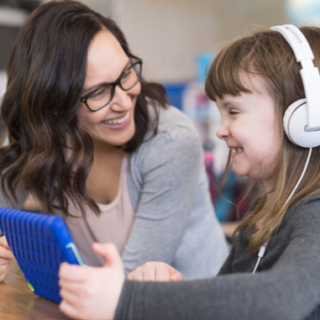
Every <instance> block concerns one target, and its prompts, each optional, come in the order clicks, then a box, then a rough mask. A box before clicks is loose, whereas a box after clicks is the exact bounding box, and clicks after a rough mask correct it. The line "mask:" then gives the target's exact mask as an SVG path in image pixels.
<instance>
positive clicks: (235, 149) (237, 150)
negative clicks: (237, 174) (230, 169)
mask: <svg viewBox="0 0 320 320" xmlns="http://www.w3.org/2000/svg"><path fill="white" fill-rule="evenodd" d="M241 151H242V148H232V149H231V153H232V154H235V153H240V152H241Z"/></svg>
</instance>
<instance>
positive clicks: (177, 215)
mask: <svg viewBox="0 0 320 320" xmlns="http://www.w3.org/2000/svg"><path fill="white" fill-rule="evenodd" d="M141 66H142V61H141V59H139V58H137V57H136V56H134V55H133V54H132V53H131V52H130V49H129V47H128V45H127V42H126V40H125V38H124V36H123V34H122V32H121V30H120V29H119V28H118V27H117V26H116V24H115V23H114V22H113V21H112V20H110V19H108V18H105V17H102V16H101V15H99V14H98V13H96V12H94V11H92V10H90V9H89V8H88V7H86V6H84V5H83V4H80V3H78V2H74V1H62V2H60V1H59V2H49V3H47V4H44V5H42V6H41V7H39V8H38V9H37V10H35V11H34V12H33V13H32V15H31V16H30V17H29V19H28V20H27V22H26V24H25V25H24V26H23V27H22V30H21V32H20V33H19V35H18V38H17V40H16V42H15V45H14V48H13V50H12V52H11V55H10V58H9V62H8V66H7V74H8V86H7V91H6V93H5V95H4V98H3V103H2V108H1V115H2V118H3V120H4V121H5V123H6V126H7V127H8V131H9V140H10V144H9V145H8V146H6V147H2V148H1V149H0V176H1V187H2V192H3V193H4V196H3V198H1V199H0V204H1V206H14V207H18V208H19V207H20V206H21V204H22V203H23V202H24V200H25V198H26V195H27V194H28V192H31V193H32V194H33V195H35V196H36V197H37V198H38V199H39V200H40V201H41V203H42V205H43V208H44V210H45V212H47V213H51V214H57V215H61V216H63V217H64V218H65V221H66V223H67V225H68V228H69V230H70V232H71V234H72V236H73V238H74V241H75V242H76V244H77V246H78V248H79V250H80V252H81V254H82V256H83V259H84V261H85V263H86V264H88V265H91V266H101V265H103V263H104V259H103V258H102V257H100V256H99V255H97V254H95V253H94V252H93V251H92V250H91V245H92V243H93V242H94V241H98V242H107V241H111V242H113V243H115V244H116V246H117V249H118V250H119V251H120V253H121V254H122V259H123V262H124V265H125V270H126V273H129V272H130V271H132V270H134V269H135V268H137V267H138V266H139V265H141V264H143V263H145V262H147V261H150V260H153V261H163V262H166V263H168V264H170V265H172V266H174V267H175V268H176V269H177V270H179V271H180V272H181V273H182V274H183V275H184V277H185V278H186V279H188V278H201V277H208V276H212V275H214V274H216V273H217V271H218V269H219V268H220V266H221V264H222V262H223V260H224V259H225V257H226V254H227V247H226V244H225V241H224V237H223V234H222V232H221V229H220V228H219V226H218V222H217V220H216V218H215V217H214V214H213V212H212V206H211V203H210V199H209V195H208V191H207V182H206V177H205V171H204V166H203V158H202V153H201V146H200V143H199V139H198V136H197V134H196V132H195V129H194V127H193V126H192V124H191V122H190V120H188V119H187V118H186V117H185V116H184V115H183V114H181V113H180V112H179V111H178V110H176V109H175V108H173V107H168V106H167V105H166V98H165V90H164V89H163V87H162V86H161V85H159V84H156V83H148V82H146V81H144V80H143V78H141ZM0 243H1V244H2V247H1V251H0V257H2V259H1V260H0V263H1V264H2V265H4V266H5V267H2V268H0V270H1V271H0V272H1V273H0V276H1V274H2V275H5V273H6V272H7V270H8V265H9V261H10V259H11V258H10V252H9V249H8V248H6V242H5V239H2V240H1V242H0ZM196 261H201V263H198V262H196ZM0 279H1V278H0Z"/></svg>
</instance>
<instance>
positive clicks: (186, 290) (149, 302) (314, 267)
mask: <svg viewBox="0 0 320 320" xmlns="http://www.w3.org/2000/svg"><path fill="white" fill-rule="evenodd" d="M247 246H248V236H246V235H245V233H244V230H241V231H240V232H239V235H238V236H237V239H236V243H235V245H234V247H233V249H232V251H231V253H230V255H229V257H228V259H227V260H226V262H225V264H224V266H223V267H222V269H221V271H220V274H219V276H218V277H216V278H212V279H203V280H193V281H181V282H169V283H160V282H158V283H157V282H134V281H126V282H125V284H124V287H123V290H122V294H121V297H120V301H119V304H118V307H117V311H116V316H115V319H119V320H120V319H128V320H129V319H139V320H144V319H145V320H150V319H152V320H160V319H166V320H170V319H172V320H189V319H190V320H194V319H201V320H207V319H208V320H209V319H210V320H212V319H219V320H234V319H237V320H257V319H259V320H303V319H304V320H319V319H320V195H317V196H313V197H311V198H309V199H305V200H303V201H301V202H300V203H298V204H297V205H296V206H294V207H293V208H292V209H291V210H290V212H288V214H287V215H286V216H285V218H284V220H283V221H282V223H281V226H280V229H279V230H278V232H277V234H276V235H275V236H274V237H273V238H272V239H271V241H270V242H269V245H268V248H267V250H266V253H265V256H264V258H262V260H261V262H260V265H259V268H258V271H257V273H256V274H254V275H252V274H251V272H252V270H253V268H254V266H255V264H256V261H257V255H251V254H250V253H249V252H248V251H247V250H246V248H247Z"/></svg>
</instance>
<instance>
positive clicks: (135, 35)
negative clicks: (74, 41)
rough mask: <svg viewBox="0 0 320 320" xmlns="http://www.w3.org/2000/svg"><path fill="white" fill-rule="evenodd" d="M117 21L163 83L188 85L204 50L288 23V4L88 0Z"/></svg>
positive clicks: (85, 0) (217, 0) (149, 72)
mask: <svg viewBox="0 0 320 320" xmlns="http://www.w3.org/2000/svg"><path fill="white" fill-rule="evenodd" d="M82 2H83V3H85V4H87V5H89V6H90V7H92V8H93V9H95V10H97V11H99V12H101V13H102V14H105V15H109V16H111V17H112V18H114V19H115V20H116V21H117V22H118V23H119V25H120V26H121V28H122V29H123V31H124V33H125V35H126V36H127V39H128V42H129V44H130V46H131V49H132V51H133V52H134V53H135V54H136V55H138V56H140V57H141V58H142V59H143V60H144V73H145V74H146V75H147V78H148V79H153V80H157V81H164V82H168V81H169V82H172V81H188V80H190V79H192V78H193V77H194V75H195V64H194V58H195V55H196V54H197V53H198V52H201V51H212V50H213V49H214V48H215V46H216V45H217V44H218V43H221V42H224V41H228V40H230V39H232V38H234V37H236V36H239V35H240V34H241V33H243V32H244V31H245V30H246V29H248V27H249V26H252V25H254V24H258V25H264V26H267V27H271V26H273V25H278V24H284V23H288V21H287V18H286V16H285V10H284V3H285V0H267V1H265V0H82Z"/></svg>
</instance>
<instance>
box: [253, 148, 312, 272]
mask: <svg viewBox="0 0 320 320" xmlns="http://www.w3.org/2000/svg"><path fill="white" fill-rule="evenodd" d="M311 153H312V148H309V153H308V157H307V160H306V163H305V165H304V168H303V171H302V173H301V176H300V178H299V180H298V182H297V184H296V185H295V187H294V188H293V190H292V192H291V193H290V195H289V197H288V199H287V201H286V202H285V203H284V205H283V207H282V208H281V210H280V212H279V215H280V213H281V212H282V210H283V208H284V207H285V205H286V204H287V203H288V201H289V200H290V199H291V197H292V196H293V194H294V193H295V191H296V190H297V188H298V186H299V184H300V182H301V180H302V178H303V176H304V174H305V173H306V171H307V167H308V164H309V161H310V157H311ZM269 240H270V238H269V239H268V240H267V241H266V242H265V243H264V244H263V246H262V247H261V248H260V250H259V253H258V261H257V263H256V265H255V267H254V269H253V271H252V274H254V273H256V271H257V269H258V266H259V263H260V260H261V259H262V258H263V256H264V253H265V252H266V249H267V246H268V242H269Z"/></svg>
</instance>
